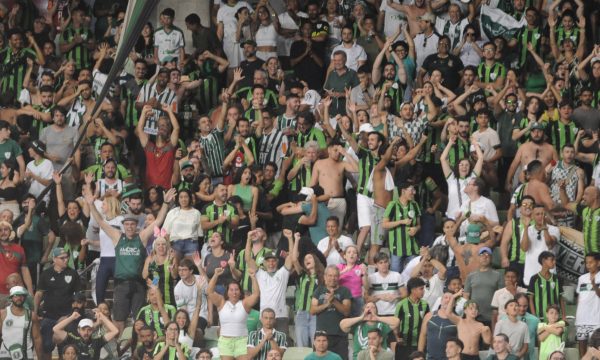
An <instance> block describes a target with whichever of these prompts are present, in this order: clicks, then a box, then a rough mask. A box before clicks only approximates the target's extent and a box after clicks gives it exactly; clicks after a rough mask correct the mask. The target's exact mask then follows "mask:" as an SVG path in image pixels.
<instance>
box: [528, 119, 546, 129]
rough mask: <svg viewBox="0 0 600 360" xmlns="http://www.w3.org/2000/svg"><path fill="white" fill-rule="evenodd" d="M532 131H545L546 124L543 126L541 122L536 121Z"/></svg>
mask: <svg viewBox="0 0 600 360" xmlns="http://www.w3.org/2000/svg"><path fill="white" fill-rule="evenodd" d="M531 130H544V124H542V123H541V122H539V121H536V122H534V123H533V124H532V125H531Z"/></svg>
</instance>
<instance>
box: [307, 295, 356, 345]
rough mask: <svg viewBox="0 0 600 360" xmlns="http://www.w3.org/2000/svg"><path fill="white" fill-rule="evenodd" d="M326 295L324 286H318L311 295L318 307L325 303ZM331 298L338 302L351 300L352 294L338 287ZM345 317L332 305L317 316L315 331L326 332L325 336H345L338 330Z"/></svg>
mask: <svg viewBox="0 0 600 360" xmlns="http://www.w3.org/2000/svg"><path fill="white" fill-rule="evenodd" d="M326 294H327V288H326V287H325V286H319V287H318V288H317V289H316V290H315V292H314V293H313V299H317V300H318V301H319V302H318V303H319V305H322V304H323V303H324V302H325V296H326ZM333 297H334V298H335V299H336V300H337V301H339V302H343V301H344V300H346V299H347V300H351V299H352V294H351V293H350V290H348V288H347V287H345V286H340V287H338V288H337V289H335V292H334V293H333ZM344 318H345V316H344V315H343V314H342V313H341V312H339V311H337V310H336V308H335V307H334V306H333V305H332V306H330V307H329V308H328V309H327V310H324V311H322V312H320V313H318V314H317V330H323V331H325V332H327V335H337V336H346V333H344V332H343V331H342V329H340V322H341V321H342V320H343V319H344Z"/></svg>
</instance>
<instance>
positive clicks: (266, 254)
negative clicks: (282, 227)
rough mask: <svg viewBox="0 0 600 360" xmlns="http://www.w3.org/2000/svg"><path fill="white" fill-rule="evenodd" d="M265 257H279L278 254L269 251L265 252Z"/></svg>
mask: <svg viewBox="0 0 600 360" xmlns="http://www.w3.org/2000/svg"><path fill="white" fill-rule="evenodd" d="M264 259H265V260H267V259H277V255H276V254H275V253H274V252H272V251H269V252H267V253H265V256H264Z"/></svg>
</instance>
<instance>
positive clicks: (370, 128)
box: [358, 123, 375, 133]
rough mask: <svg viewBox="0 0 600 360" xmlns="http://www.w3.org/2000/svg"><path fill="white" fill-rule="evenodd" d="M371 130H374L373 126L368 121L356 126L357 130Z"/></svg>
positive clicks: (367, 131) (368, 131)
mask: <svg viewBox="0 0 600 360" xmlns="http://www.w3.org/2000/svg"><path fill="white" fill-rule="evenodd" d="M372 131H375V128H374V127H373V125H371V124H370V123H364V124H362V125H361V126H360V127H359V128H358V132H366V133H370V132H372Z"/></svg>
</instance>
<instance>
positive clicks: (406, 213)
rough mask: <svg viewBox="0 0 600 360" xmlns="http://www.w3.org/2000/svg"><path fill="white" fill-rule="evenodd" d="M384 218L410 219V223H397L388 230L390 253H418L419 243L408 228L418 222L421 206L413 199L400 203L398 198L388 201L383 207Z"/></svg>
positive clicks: (399, 254)
mask: <svg viewBox="0 0 600 360" xmlns="http://www.w3.org/2000/svg"><path fill="white" fill-rule="evenodd" d="M383 217H384V218H386V219H389V220H390V221H399V220H403V219H411V220H412V221H411V223H410V225H399V226H397V227H395V228H393V229H390V230H389V232H388V236H389V245H390V253H391V254H392V255H395V256H401V257H402V256H412V255H419V245H418V244H417V239H416V237H415V236H410V235H409V233H408V229H409V228H410V227H415V226H417V225H418V224H419V218H420V217H421V208H420V207H419V205H418V204H417V203H416V202H415V201H409V202H408V203H407V204H406V205H402V203H401V202H400V200H399V199H398V200H394V201H392V202H390V203H389V204H388V206H387V208H386V209H385V213H384V215H383Z"/></svg>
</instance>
